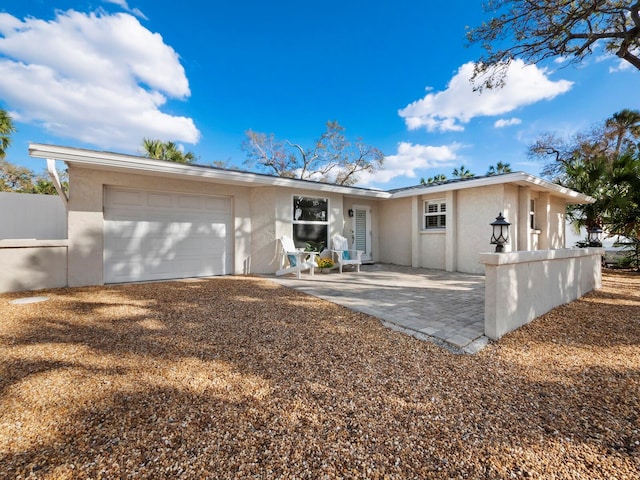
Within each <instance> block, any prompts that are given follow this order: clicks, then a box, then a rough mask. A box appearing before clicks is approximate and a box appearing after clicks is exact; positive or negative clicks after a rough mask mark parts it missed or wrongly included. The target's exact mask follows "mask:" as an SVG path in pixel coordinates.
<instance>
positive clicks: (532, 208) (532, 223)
mask: <svg viewBox="0 0 640 480" xmlns="http://www.w3.org/2000/svg"><path fill="white" fill-rule="evenodd" d="M529 227H530V228H531V230H535V229H536V201H535V200H534V199H533V198H532V199H531V200H530V201H529Z"/></svg>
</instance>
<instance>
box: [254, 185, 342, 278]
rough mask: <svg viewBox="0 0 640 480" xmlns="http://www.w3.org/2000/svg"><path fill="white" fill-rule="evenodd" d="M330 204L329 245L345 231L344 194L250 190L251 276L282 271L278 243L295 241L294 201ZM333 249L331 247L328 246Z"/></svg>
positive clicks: (272, 188) (268, 188)
mask: <svg viewBox="0 0 640 480" xmlns="http://www.w3.org/2000/svg"><path fill="white" fill-rule="evenodd" d="M294 196H304V197H316V198H327V199H328V200H329V241H330V238H331V236H332V235H334V234H336V233H340V234H342V233H343V231H344V206H343V199H342V195H341V194H336V193H326V192H318V191H313V190H297V189H293V188H283V187H256V188H253V189H252V190H251V202H250V206H251V217H252V222H251V223H252V227H253V232H252V234H251V238H252V241H251V272H252V273H274V272H275V271H276V270H278V269H279V268H281V262H282V248H281V246H280V242H278V239H279V238H280V237H282V236H283V235H286V236H288V237H290V238H293V197H294ZM327 247H329V248H330V245H327Z"/></svg>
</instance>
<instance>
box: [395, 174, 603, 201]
mask: <svg viewBox="0 0 640 480" xmlns="http://www.w3.org/2000/svg"><path fill="white" fill-rule="evenodd" d="M504 183H524V184H527V185H532V186H536V187H538V188H540V190H544V191H548V192H552V193H555V194H557V195H558V196H561V197H563V198H564V199H566V200H569V203H593V202H595V199H594V198H592V197H590V196H588V195H584V194H582V193H579V192H576V191H574V190H571V189H570V188H566V187H563V186H561V185H557V184H555V183H551V182H549V181H547V180H544V179H542V178H539V177H536V176H534V175H530V174H528V173H525V172H514V173H507V174H504V175H492V176H489V177H483V178H478V179H469V180H463V181H460V182H454V183H447V184H443V185H433V186H425V187H424V188H412V189H408V190H401V191H399V192H394V193H392V194H391V198H406V197H413V196H416V195H429V194H432V193H443V192H448V191H451V190H463V189H466V188H474V187H487V186H491V185H500V184H504Z"/></svg>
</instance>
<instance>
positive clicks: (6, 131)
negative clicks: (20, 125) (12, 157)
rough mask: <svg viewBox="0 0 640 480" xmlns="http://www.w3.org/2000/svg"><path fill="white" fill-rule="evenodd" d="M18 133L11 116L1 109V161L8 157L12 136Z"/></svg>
mask: <svg viewBox="0 0 640 480" xmlns="http://www.w3.org/2000/svg"><path fill="white" fill-rule="evenodd" d="M15 131H16V128H15V127H14V126H13V120H12V118H11V116H10V115H9V114H8V113H7V112H6V111H5V110H3V109H1V108H0V160H1V159H4V158H5V157H6V155H7V149H8V148H9V146H10V145H11V134H12V133H14V132H15Z"/></svg>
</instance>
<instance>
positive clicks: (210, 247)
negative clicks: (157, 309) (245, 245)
mask: <svg viewBox="0 0 640 480" xmlns="http://www.w3.org/2000/svg"><path fill="white" fill-rule="evenodd" d="M104 218H105V224H104V232H105V233H104V280H105V283H120V282H136V281H143V280H162V279H169V278H186V277H202V276H209V275H225V274H228V273H231V261H232V245H233V243H232V241H233V237H232V233H233V231H232V229H231V228H230V226H231V199H230V198H229V197H214V196H204V195H186V194H179V193H167V192H151V191H143V190H130V189H123V188H116V187H107V188H106V189H105V211H104Z"/></svg>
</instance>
